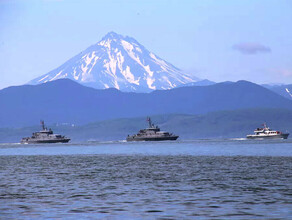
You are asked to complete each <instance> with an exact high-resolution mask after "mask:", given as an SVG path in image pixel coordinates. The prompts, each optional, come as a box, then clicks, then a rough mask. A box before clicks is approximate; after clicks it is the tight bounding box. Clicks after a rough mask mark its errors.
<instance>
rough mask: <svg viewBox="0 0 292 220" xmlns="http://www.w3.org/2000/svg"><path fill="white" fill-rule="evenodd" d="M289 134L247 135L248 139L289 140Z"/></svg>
mask: <svg viewBox="0 0 292 220" xmlns="http://www.w3.org/2000/svg"><path fill="white" fill-rule="evenodd" d="M288 136H289V134H278V135H265V136H262V135H261V136H259V135H247V136H246V138H247V139H287V138H288Z"/></svg>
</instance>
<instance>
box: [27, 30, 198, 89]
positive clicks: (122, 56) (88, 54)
mask: <svg viewBox="0 0 292 220" xmlns="http://www.w3.org/2000/svg"><path fill="white" fill-rule="evenodd" d="M62 78H68V79H71V80H74V81H77V82H79V83H81V84H83V85H86V86H90V87H93V88H97V89H106V88H116V89H118V90H121V91H131V92H150V91H153V90H157V89H159V90H163V89H171V88H175V87H177V86H181V85H183V84H187V83H190V82H196V81H198V80H199V79H198V78H196V77H194V76H189V75H188V74H186V73H183V72H182V71H181V70H180V69H178V68H177V67H175V66H173V65H172V64H170V63H168V62H166V61H165V60H163V59H161V58H159V57H158V56H156V55H155V54H154V53H152V52H150V51H148V50H147V49H146V48H145V47H144V46H143V45H141V44H140V43H139V42H137V41H136V40H135V39H133V38H131V37H128V36H126V37H124V36H122V35H119V34H117V33H114V32H110V33H108V34H107V35H106V36H104V37H103V38H102V40H101V41H99V42H98V43H96V44H94V45H92V46H90V47H89V48H87V49H86V50H84V51H82V52H81V53H79V54H78V55H76V56H74V57H73V58H71V59H70V60H68V61H67V62H65V63H64V64H63V65H61V66H60V67H58V68H56V69H54V70H52V71H51V72H49V73H47V74H45V75H42V76H40V77H38V78H36V79H34V80H32V81H30V82H29V84H40V83H46V82H49V81H53V80H56V79H62Z"/></svg>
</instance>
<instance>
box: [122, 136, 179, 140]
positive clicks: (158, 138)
mask: <svg viewBox="0 0 292 220" xmlns="http://www.w3.org/2000/svg"><path fill="white" fill-rule="evenodd" d="M176 139H178V136H170V137H132V136H131V137H127V141H175V140H176Z"/></svg>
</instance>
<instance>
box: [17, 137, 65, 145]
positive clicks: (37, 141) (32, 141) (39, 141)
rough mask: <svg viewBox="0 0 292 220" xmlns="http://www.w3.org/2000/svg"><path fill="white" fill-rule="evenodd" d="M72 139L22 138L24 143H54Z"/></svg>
mask: <svg viewBox="0 0 292 220" xmlns="http://www.w3.org/2000/svg"><path fill="white" fill-rule="evenodd" d="M69 141H70V139H69V138H64V139H52V140H48V139H46V140H45V139H44V140H32V139H26V140H21V143H22V144H54V143H68V142H69Z"/></svg>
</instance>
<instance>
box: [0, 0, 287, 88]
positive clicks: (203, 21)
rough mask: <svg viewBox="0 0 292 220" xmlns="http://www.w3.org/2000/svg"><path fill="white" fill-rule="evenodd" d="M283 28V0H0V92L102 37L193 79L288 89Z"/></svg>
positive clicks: (23, 82)
mask: <svg viewBox="0 0 292 220" xmlns="http://www.w3.org/2000/svg"><path fill="white" fill-rule="evenodd" d="M291 24H292V1H290V0H275V1H274V0H257V1H255V0H244V1H241V0H240V1H239V0H238V1H237V0H220V1H217V0H213V1H210V0H204V1H201V0H177V1H176V0H145V1H143V0H139V1H137V0H123V1H119V0H103V1H99V0H95V1H94V0H92V1H89V0H80V1H77V0H38V1H33V0H19V1H16V0H0V67H1V68H0V89H2V88H5V87H8V86H12V85H21V84H25V83H27V82H28V81H30V80H32V79H34V78H36V77H38V76H41V75H43V74H45V73H48V72H49V71H51V70H53V69H55V68H57V67H58V66H60V65H61V64H63V63H64V62H66V61H67V60H68V59H70V58H71V57H73V56H75V55H76V54H78V53H80V52H81V51H83V50H84V49H86V48H87V47H89V46H90V45H92V44H95V43H96V42H98V41H100V40H101V38H102V37H103V36H104V35H106V34H107V33H108V32H110V31H114V32H116V33H119V34H122V35H127V36H131V37H133V38H135V39H136V40H137V41H138V42H139V43H141V44H142V45H144V46H145V47H146V48H147V49H148V50H150V51H151V52H154V53H155V54H156V55H158V56H159V57H161V58H163V59H164V60H166V61H168V62H170V63H171V64H173V65H174V66H176V67H178V68H180V69H182V70H183V71H185V72H187V73H189V74H191V75H194V76H196V77H199V78H201V79H209V80H212V81H215V82H222V81H237V80H248V81H252V82H255V83H259V84H263V83H285V84H292V28H291V27H292V26H291Z"/></svg>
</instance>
